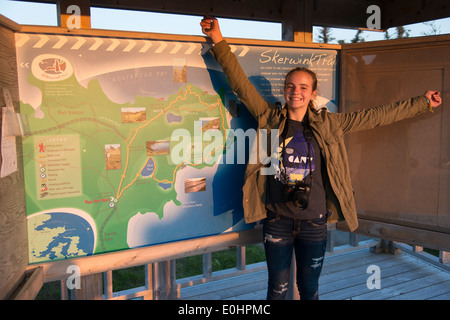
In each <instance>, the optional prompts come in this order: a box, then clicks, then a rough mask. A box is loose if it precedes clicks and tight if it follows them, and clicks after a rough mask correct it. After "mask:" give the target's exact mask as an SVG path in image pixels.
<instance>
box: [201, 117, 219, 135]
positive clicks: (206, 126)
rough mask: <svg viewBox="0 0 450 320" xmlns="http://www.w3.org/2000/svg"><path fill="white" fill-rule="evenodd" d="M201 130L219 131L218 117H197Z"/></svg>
mask: <svg viewBox="0 0 450 320" xmlns="http://www.w3.org/2000/svg"><path fill="white" fill-rule="evenodd" d="M198 121H199V122H200V129H201V132H206V131H219V130H220V119H219V117H210V118H199V119H198Z"/></svg>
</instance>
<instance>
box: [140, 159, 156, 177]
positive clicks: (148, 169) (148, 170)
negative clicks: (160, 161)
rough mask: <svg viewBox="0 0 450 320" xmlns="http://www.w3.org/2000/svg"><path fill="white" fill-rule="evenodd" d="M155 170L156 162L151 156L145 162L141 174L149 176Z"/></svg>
mask: <svg viewBox="0 0 450 320" xmlns="http://www.w3.org/2000/svg"><path fill="white" fill-rule="evenodd" d="M153 171H155V162H154V161H153V159H152V158H150V159H148V161H147V163H146V164H145V167H144V169H142V171H141V176H142V177H144V178H146V177H149V176H151V175H152V174H153Z"/></svg>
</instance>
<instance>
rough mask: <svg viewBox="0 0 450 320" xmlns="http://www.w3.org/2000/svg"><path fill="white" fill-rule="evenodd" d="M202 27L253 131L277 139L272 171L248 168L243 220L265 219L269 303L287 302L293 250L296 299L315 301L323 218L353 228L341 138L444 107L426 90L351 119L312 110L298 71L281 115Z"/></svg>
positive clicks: (310, 91) (206, 24)
mask: <svg viewBox="0 0 450 320" xmlns="http://www.w3.org/2000/svg"><path fill="white" fill-rule="evenodd" d="M200 25H201V27H202V31H203V33H204V34H205V35H207V36H208V37H210V38H211V40H212V42H213V44H214V47H213V48H212V53H213V54H214V56H215V58H216V60H217V61H218V62H219V64H220V65H221V66H222V68H223V71H224V73H225V74H226V75H227V77H228V80H229V83H230V85H231V88H232V89H233V90H234V91H235V92H236V94H237V95H238V97H239V99H240V100H241V101H242V102H243V103H244V104H245V105H246V106H247V108H248V110H249V111H250V113H251V114H252V115H253V116H254V117H255V119H256V120H257V122H258V128H259V129H266V130H270V129H278V130H279V131H278V132H279V133H281V137H280V140H279V141H280V148H279V150H281V151H280V154H279V156H280V157H279V159H281V160H280V161H279V166H278V170H277V172H276V173H275V174H274V175H273V176H266V175H263V174H260V169H261V167H263V165H262V164H261V163H257V164H248V165H247V169H246V173H245V177H244V179H245V180H244V186H243V193H244V198H243V207H244V215H245V220H246V222H247V223H251V222H255V221H258V220H262V219H264V221H263V233H264V247H265V252H266V260H267V269H268V273H269V281H268V291H267V298H268V299H284V298H285V296H286V292H287V289H288V286H289V279H290V266H291V259H292V251H293V249H294V250H295V259H296V263H297V286H298V289H299V293H300V298H301V299H305V300H312V299H318V280H319V276H320V272H321V270H322V264H323V258H324V254H325V248H326V236H327V228H326V223H327V219H328V220H334V221H336V220H338V219H345V220H346V222H347V224H348V226H349V228H350V230H352V231H353V230H355V229H356V228H357V227H358V220H357V216H356V208H355V201H354V198H353V190H352V186H351V181H350V171H349V167H348V161H347V153H346V150H345V146H344V140H343V135H344V134H345V133H349V132H354V131H357V130H364V129H370V128H374V127H376V126H380V125H386V124H390V123H393V122H395V121H399V120H402V119H406V118H410V117H413V116H415V115H417V114H420V113H423V112H425V111H427V110H428V109H429V108H431V107H432V108H435V107H437V106H439V105H440V104H441V97H440V93H439V92H437V91H427V92H426V93H425V94H424V96H419V97H416V98H412V99H409V100H405V101H400V102H397V103H394V104H389V105H384V106H381V107H377V108H371V109H366V110H361V111H358V112H353V113H329V112H326V111H322V112H321V111H320V110H319V111H317V110H315V108H313V104H312V100H314V98H315V97H316V95H317V78H316V75H315V74H314V72H312V71H311V70H308V69H306V68H296V69H293V70H291V71H290V72H289V73H288V74H287V75H286V79H285V87H284V97H285V100H286V104H285V106H284V107H283V108H281V109H280V108H279V107H278V106H277V105H274V104H270V103H268V102H266V101H265V100H264V99H263V98H262V97H261V96H260V95H259V93H258V92H257V90H256V89H255V87H254V86H253V85H252V84H251V83H250V81H249V80H248V78H247V76H246V75H245V73H244V71H243V70H242V68H241V66H240V65H239V63H238V61H237V59H236V56H235V55H234V54H233V53H232V52H231V50H230V47H229V46H228V44H227V42H226V41H225V40H224V39H223V37H222V34H221V31H220V27H219V24H218V21H217V20H216V19H209V18H208V19H203V20H202V21H201V23H200ZM298 159H301V161H298Z"/></svg>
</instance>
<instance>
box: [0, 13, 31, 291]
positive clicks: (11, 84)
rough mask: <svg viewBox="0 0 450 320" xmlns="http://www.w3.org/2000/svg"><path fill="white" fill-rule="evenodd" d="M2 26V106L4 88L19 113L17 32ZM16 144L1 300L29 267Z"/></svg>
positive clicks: (2, 239) (2, 181)
mask: <svg viewBox="0 0 450 320" xmlns="http://www.w3.org/2000/svg"><path fill="white" fill-rule="evenodd" d="M2 22H3V21H0V93H1V96H0V106H4V105H5V101H4V98H3V88H8V89H9V90H10V92H11V95H12V99H13V104H14V107H15V109H16V111H18V110H19V89H18V82H17V64H16V51H15V40H14V31H13V30H11V29H10V28H8V27H6V26H5V24H6V25H9V26H10V27H11V26H12V27H14V24H12V23H10V21H9V23H2ZM0 122H1V121H0ZM0 125H1V123H0ZM16 141H17V157H18V168H19V170H18V171H16V172H14V173H12V174H10V175H8V176H6V177H3V178H0V243H1V250H0V299H7V298H9V297H10V295H11V294H12V292H13V291H14V290H15V289H17V286H18V284H19V283H20V282H21V281H22V280H23V278H24V275H25V273H24V272H25V268H26V266H27V265H28V239H27V224H26V223H27V221H26V209H25V190H24V179H23V162H22V145H21V139H20V138H16ZM0 147H1V146H0Z"/></svg>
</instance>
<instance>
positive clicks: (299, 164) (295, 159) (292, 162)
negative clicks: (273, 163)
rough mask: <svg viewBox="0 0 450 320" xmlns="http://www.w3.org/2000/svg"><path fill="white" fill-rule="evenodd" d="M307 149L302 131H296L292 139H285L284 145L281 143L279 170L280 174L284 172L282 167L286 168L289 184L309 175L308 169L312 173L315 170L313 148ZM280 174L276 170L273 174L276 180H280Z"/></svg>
mask: <svg viewBox="0 0 450 320" xmlns="http://www.w3.org/2000/svg"><path fill="white" fill-rule="evenodd" d="M283 147H284V152H283ZM309 149H310V150H308V142H307V141H306V139H305V137H304V136H303V133H302V130H297V131H296V132H295V134H294V135H293V136H292V137H289V138H286V139H285V141H284V144H283V142H281V144H280V146H279V148H278V152H279V159H281V161H280V168H281V172H284V170H285V169H284V167H286V173H287V174H288V175H289V180H290V181H291V182H293V183H295V181H302V180H303V179H304V178H305V177H307V176H308V175H309V173H310V169H311V170H312V171H314V170H315V169H316V168H315V164H314V158H315V152H314V148H313V147H312V146H310V147H309ZM283 157H284V158H283ZM281 172H280V170H277V173H276V174H275V178H276V179H277V180H280V175H281Z"/></svg>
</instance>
